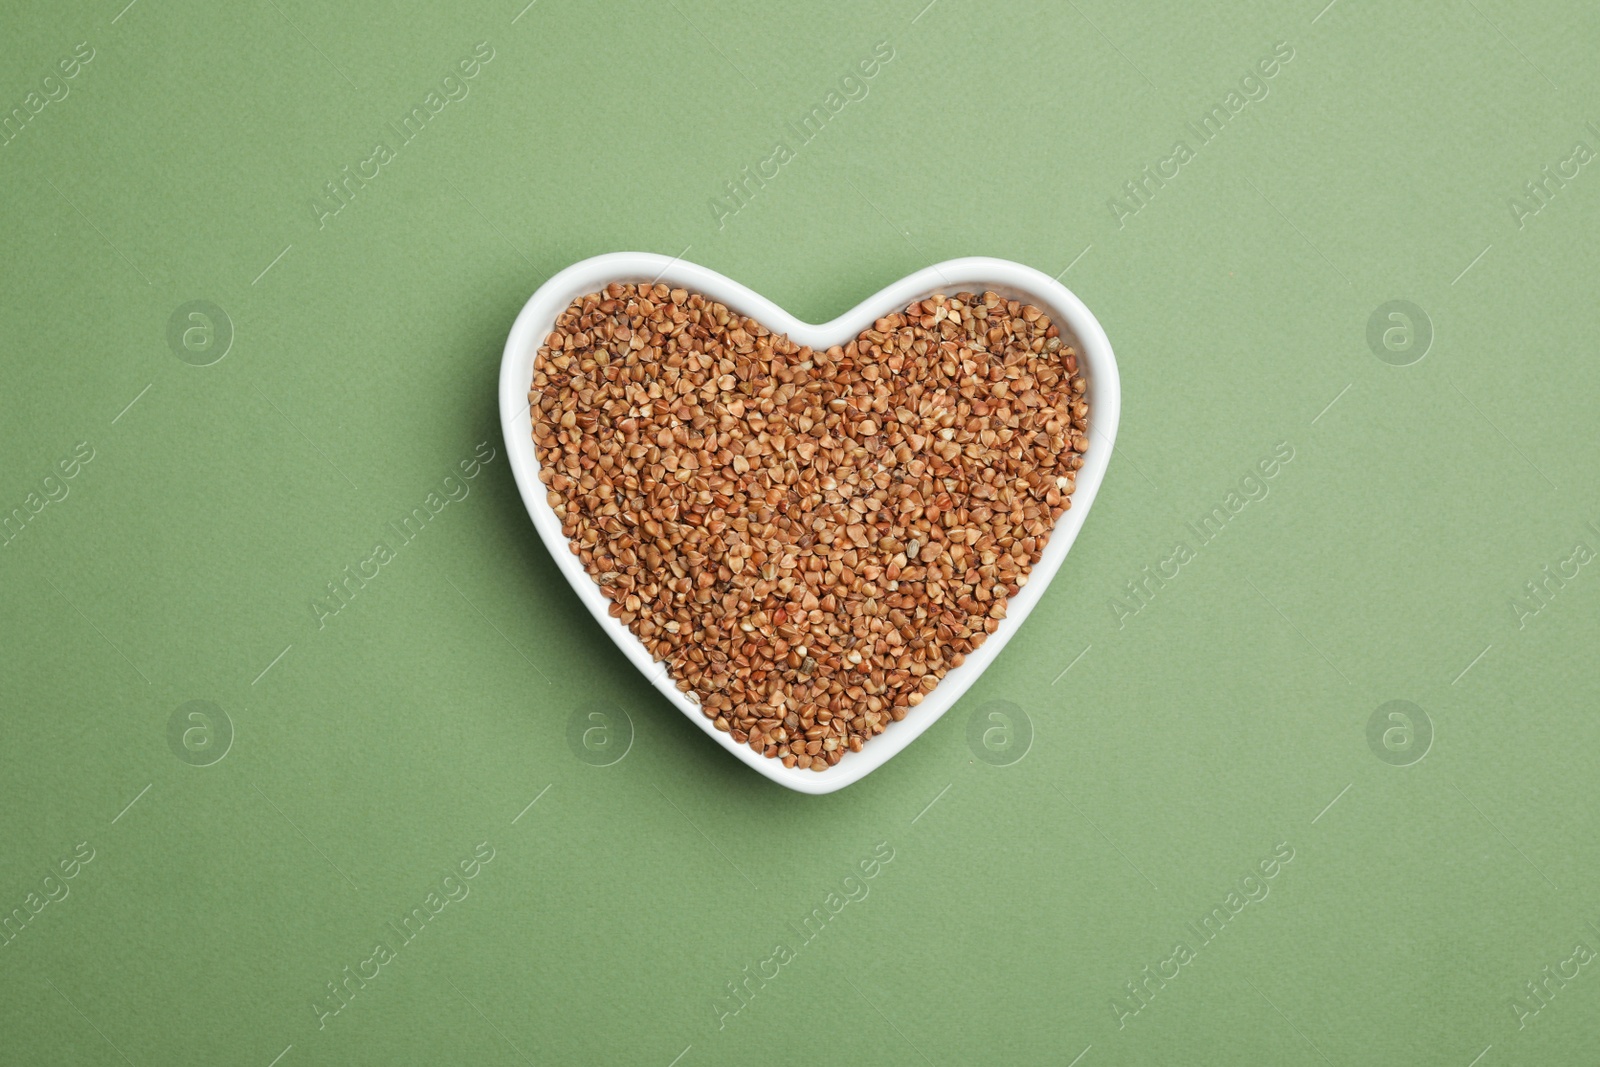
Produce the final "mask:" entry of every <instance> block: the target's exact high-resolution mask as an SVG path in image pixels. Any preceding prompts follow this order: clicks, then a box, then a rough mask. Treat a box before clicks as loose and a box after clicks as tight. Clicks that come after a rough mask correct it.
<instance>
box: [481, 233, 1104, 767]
mask: <svg viewBox="0 0 1600 1067" xmlns="http://www.w3.org/2000/svg"><path fill="white" fill-rule="evenodd" d="M612 282H622V283H624V284H628V283H636V282H651V283H652V284H653V283H658V282H664V283H666V284H667V285H668V286H670V287H671V288H675V289H676V288H683V289H688V290H690V291H692V292H698V293H701V294H703V295H704V296H706V297H708V298H709V299H712V300H715V301H717V302H719V303H722V304H725V305H726V306H727V307H728V308H729V309H730V310H732V311H735V312H737V313H739V314H740V315H743V316H746V317H748V318H753V319H756V320H757V321H759V322H760V323H761V324H762V325H764V326H766V327H767V328H768V329H769V330H773V331H775V332H781V333H787V334H788V335H789V337H790V338H791V339H792V340H794V341H796V342H797V343H799V344H802V345H809V346H810V347H812V348H828V347H830V346H832V345H835V344H845V343H847V342H848V341H849V340H850V339H852V338H854V337H855V336H857V335H858V334H859V333H860V332H861V331H862V330H865V329H866V328H868V327H869V326H871V325H872V323H873V322H874V321H876V320H877V319H879V318H881V317H883V316H885V315H887V314H890V313H891V312H894V311H901V310H904V309H905V307H906V306H907V305H909V304H911V303H913V302H915V301H917V300H921V299H923V298H924V297H927V296H931V295H933V294H934V293H941V292H942V293H946V294H948V295H952V296H953V295H955V294H956V293H958V292H966V291H971V292H983V291H985V290H991V289H992V290H994V291H995V292H997V293H999V294H1000V295H1002V296H1004V297H1006V298H1007V299H1022V300H1025V301H1027V302H1029V303H1033V304H1037V305H1038V306H1039V307H1041V308H1043V309H1044V310H1045V311H1046V313H1047V314H1049V315H1050V317H1051V319H1052V321H1054V322H1056V323H1057V324H1059V325H1061V326H1062V327H1063V329H1064V332H1067V333H1070V334H1071V341H1072V343H1073V344H1074V347H1075V348H1076V349H1077V352H1078V356H1079V373H1081V374H1082V375H1083V376H1084V379H1085V381H1086V393H1087V395H1088V398H1089V430H1090V435H1091V437H1090V443H1089V449H1088V451H1087V452H1086V453H1085V456H1084V463H1083V466H1082V468H1080V469H1079V471H1078V476H1077V484H1076V486H1075V488H1074V491H1073V494H1072V503H1071V505H1070V507H1069V508H1068V509H1067V511H1066V512H1065V513H1064V514H1063V515H1062V516H1061V518H1060V520H1059V521H1058V522H1057V523H1056V524H1055V526H1054V527H1053V528H1052V529H1051V532H1050V536H1049V540H1048V541H1047V542H1046V545H1045V550H1044V553H1043V554H1042V556H1041V557H1040V560H1039V562H1038V563H1037V564H1035V565H1034V567H1033V569H1032V571H1031V572H1030V573H1029V580H1028V584H1026V585H1025V586H1023V587H1022V588H1021V589H1020V590H1019V591H1018V593H1017V595H1016V596H1015V597H1012V598H1011V600H1010V601H1009V603H1008V605H1007V610H1006V617H1005V618H1004V619H1001V620H1000V625H999V627H998V628H997V629H996V631H995V632H994V633H993V634H991V635H990V636H989V638H988V639H987V640H986V641H985V642H984V643H983V644H982V645H981V646H980V647H979V648H977V649H975V650H974V651H973V652H971V653H970V654H968V655H967V656H966V658H965V660H964V662H963V663H962V664H961V666H959V667H955V668H952V669H951V670H950V671H949V672H948V673H947V674H946V675H945V676H944V678H943V679H941V680H940V682H939V684H938V685H937V686H936V687H935V688H934V689H933V691H932V692H930V693H928V694H927V695H926V696H925V697H924V698H923V700H922V703H920V704H919V705H918V706H917V707H916V708H915V709H912V711H911V712H910V713H909V714H908V715H907V716H906V717H905V719H903V720H901V721H900V722H895V723H892V724H891V725H890V726H889V727H888V728H887V729H885V730H884V732H883V733H881V734H879V735H877V736H876V737H874V738H873V739H872V741H871V743H870V744H868V745H866V746H864V747H863V748H862V750H861V751H860V752H851V753H847V754H846V756H845V758H843V759H841V760H840V761H839V762H838V763H837V764H834V765H833V766H831V767H829V768H828V769H827V770H825V771H821V772H817V771H813V770H809V769H801V768H799V767H795V768H789V767H785V766H784V765H783V762H782V761H781V760H778V759H769V758H768V757H766V756H763V755H761V754H760V753H758V752H756V751H755V750H753V749H752V748H750V746H749V745H745V744H740V743H738V742H736V741H734V740H733V738H732V737H730V736H729V735H728V734H726V733H723V732H721V731H719V730H718V729H716V727H715V725H714V724H713V722H712V720H710V719H708V718H707V717H706V716H705V714H704V713H703V712H702V710H701V708H700V706H699V705H698V704H697V703H695V702H693V701H691V700H689V699H688V698H687V696H686V695H685V694H684V693H682V692H680V691H679V690H678V689H677V687H676V685H675V684H674V682H673V680H672V679H671V678H670V676H669V674H668V671H667V669H666V665H665V664H663V663H660V662H658V661H656V660H654V659H653V658H652V657H651V656H650V653H649V652H648V651H647V650H646V649H645V646H644V644H643V643H642V642H641V641H640V640H639V639H638V638H637V637H635V636H634V635H633V633H632V632H631V631H630V630H629V629H628V628H627V626H626V625H624V624H623V623H622V622H621V621H620V620H618V619H614V618H612V617H611V616H610V615H609V614H607V608H608V607H609V606H610V601H609V600H607V599H606V596H605V594H604V593H602V592H601V591H600V587H599V586H598V585H596V584H595V582H594V580H593V579H592V578H590V577H589V574H588V572H587V571H585V570H584V569H583V564H582V563H581V562H580V561H579V559H578V557H577V556H576V555H574V554H573V553H572V551H571V548H570V547H569V545H568V542H567V539H566V537H564V536H563V535H562V532H561V522H560V520H559V519H558V518H557V517H556V514H555V511H554V510H553V509H552V508H551V507H550V504H549V501H548V500H547V499H546V493H547V490H546V489H545V486H544V484H543V483H542V482H540V481H539V461H538V456H537V454H536V452H535V449H534V445H533V420H532V415H531V411H530V408H529V404H528V390H529V387H530V386H531V384H532V382H533V364H534V360H535V358H536V356H537V354H538V350H539V348H540V347H541V346H542V345H543V344H544V341H545V338H546V337H547V336H548V335H549V333H550V331H551V330H552V329H553V328H554V325H555V320H556V317H557V316H558V315H559V314H560V313H561V312H562V310H564V309H565V308H566V307H567V306H568V305H569V304H570V303H571V302H572V301H573V300H574V299H575V298H577V297H579V296H582V295H584V294H587V293H594V292H599V291H600V290H602V289H604V288H605V287H606V286H607V285H609V284H611V283H612ZM499 407H500V425H501V430H502V433H503V435H504V438H505V444H506V455H507V457H508V460H509V463H510V466H511V470H512V475H513V477H514V478H515V479H516V483H517V489H518V491H519V492H520V493H521V495H522V502H523V504H524V506H525V507H526V508H527V510H528V516H529V518H531V519H532V520H533V525H534V528H535V529H536V530H537V531H538V532H539V536H540V538H541V539H542V540H543V541H544V544H545V547H546V548H547V549H548V550H549V552H550V555H551V556H552V557H554V559H555V562H556V566H557V567H558V568H559V569H560V570H561V573H562V574H563V575H564V576H565V577H566V579H567V584H568V585H570V586H571V587H572V589H573V591H574V592H575V593H576V594H577V595H578V597H579V599H580V600H582V601H583V603H584V605H585V606H586V607H587V608H588V609H589V613H590V614H591V615H593V616H594V618H595V620H596V621H597V622H598V623H599V624H600V627H601V629H602V630H604V631H605V632H606V633H607V634H608V635H609V636H610V637H611V639H612V641H613V642H614V643H615V644H616V645H617V647H618V648H619V649H621V650H622V653H623V654H624V655H625V656H627V657H628V660H629V661H630V662H631V663H632V664H633V665H634V667H635V668H637V669H638V670H639V672H640V673H641V674H643V675H644V677H645V678H646V679H647V680H648V681H649V682H650V683H651V684H652V685H653V686H654V687H655V688H656V689H657V691H659V692H660V693H661V694H662V695H663V696H665V697H666V698H667V699H668V700H669V701H670V702H671V703H672V704H673V706H675V707H676V708H677V709H678V710H679V711H681V712H683V713H684V714H685V715H686V716H688V718H689V720H690V721H691V722H693V723H695V724H696V725H698V726H699V727H700V728H701V729H702V730H703V731H704V732H705V733H706V734H708V735H709V736H710V737H712V738H713V739H715V740H716V742H717V743H718V744H719V745H721V746H722V747H723V748H724V749H726V750H727V751H728V752H730V753H732V754H733V755H734V756H735V757H736V758H738V759H739V760H741V761H743V762H744V763H745V764H746V765H748V766H749V767H751V768H752V769H754V770H755V771H757V772H759V773H761V774H762V775H764V776H766V777H767V778H769V779H771V780H772V781H774V782H776V783H778V784H779V785H781V786H784V787H786V788H788V789H793V790H795V791H797V792H800V793H806V794H810V795H820V794H824V793H831V792H834V791H835V790H838V789H843V788H844V787H845V786H847V785H851V784H853V783H855V782H858V781H860V780H861V779H862V778H864V777H866V776H867V775H869V774H871V773H872V772H873V771H875V770H877V769H878V768H879V767H881V766H883V765H884V764H885V763H887V762H889V761H890V760H891V759H893V758H894V757H895V756H897V755H899V753H900V752H901V751H902V750H903V749H905V747H906V746H907V745H909V744H911V742H913V741H915V740H916V739H917V738H918V737H920V736H922V734H923V733H925V732H926V731H927V730H928V729H929V728H931V727H932V726H933V724H934V723H936V722H938V721H939V719H940V718H942V717H943V716H944V714H945V712H947V711H949V710H950V708H951V707H953V706H954V705H955V704H956V702H957V701H958V700H960V698H961V697H962V695H964V694H965V693H966V691H967V689H969V688H970V687H971V686H972V684H973V683H974V682H976V681H977V679H978V678H979V676H980V675H982V674H983V672H984V671H985V670H986V669H987V668H988V666H989V664H990V663H992V662H994V660H995V658H996V657H997V656H999V654H1000V652H1001V651H1002V650H1003V649H1004V648H1005V646H1006V644H1007V643H1008V642H1009V641H1010V639H1011V638H1012V637H1013V636H1014V635H1015V634H1016V632H1017V630H1018V629H1020V628H1021V626H1022V624H1023V622H1025V621H1026V619H1027V617H1028V615H1029V614H1030V613H1031V612H1032V610H1033V607H1034V605H1035V604H1037V603H1038V601H1039V599H1040V598H1041V597H1042V596H1043V595H1044V592H1045V590H1046V589H1047V588H1048V587H1049V585H1050V582H1051V581H1052V580H1053V579H1054V578H1055V576H1056V573H1057V572H1058V571H1059V570H1060V569H1061V565H1062V563H1063V562H1065V560H1066V557H1067V554H1068V552H1069V551H1070V550H1071V547H1072V544H1073V542H1074V541H1076V540H1077V537H1078V532H1079V530H1081V529H1082V527H1083V523H1084V520H1085V519H1086V518H1087V517H1088V514H1089V510H1090V508H1091V507H1092V505H1093V504H1094V499H1095V496H1096V495H1097V494H1098V492H1099V490H1100V485H1101V483H1102V482H1103V481H1104V479H1105V473H1106V470H1107V468H1108V466H1109V464H1110V460H1111V455H1112V451H1113V449H1114V447H1115V443H1116V436H1117V425H1118V423H1119V421H1120V418H1121V409H1122V388H1121V380H1120V378H1119V376H1118V373H1117V362H1116V356H1115V355H1114V354H1113V352H1112V349H1111V342H1110V340H1109V339H1108V338H1107V337H1106V333H1105V330H1104V329H1103V328H1102V327H1101V325H1100V322H1099V320H1098V319H1096V318H1095V316H1094V314H1093V313H1092V312H1091V311H1090V310H1089V308H1088V307H1087V306H1086V305H1085V304H1084V303H1083V301H1082V300H1080V299H1078V297H1077V296H1076V295H1075V294H1074V293H1073V292H1072V291H1071V290H1070V289H1068V288H1067V287H1066V286H1064V285H1062V284H1061V283H1060V282H1059V281H1057V280H1056V279H1054V278H1051V277H1050V276H1049V275H1047V274H1044V273H1043V272H1041V271H1038V270H1035V269H1034V268H1032V267H1028V266H1025V265H1023V264H1021V263H1014V262H1011V261H1010V260H1004V259H994V258H991V257H987V256H968V257H964V258H961V259H951V260H945V261H944V262H941V263H935V264H932V265H930V266H928V267H924V268H923V269H921V270H919V271H916V272H914V273H912V274H908V275H907V276H905V277H904V278H901V279H900V280H899V281H896V282H893V283H891V284H889V285H887V286H885V287H884V288H882V289H880V290H878V291H877V292H876V293H874V294H872V295H871V296H869V297H867V298H866V299H864V300H862V301H861V302H860V303H858V304H857V305H856V306H855V307H853V308H851V309H850V310H849V311H846V312H844V313H843V314H841V315H839V316H837V317H835V318H833V319H830V320H829V321H827V322H824V323H809V322H804V321H802V320H800V319H798V318H796V317H795V316H793V315H791V314H790V313H789V312H787V311H785V310H784V309H783V308H781V307H779V306H778V305H777V304H775V303H773V302H772V301H771V300H769V299H767V298H766V297H764V296H762V295H761V294H759V293H757V292H755V291H754V290H752V289H750V288H749V287H747V286H745V285H742V284H740V283H739V282H736V281H734V280H733V279H731V278H728V277H726V276H725V275H722V274H720V273H718V272H716V271H714V270H712V269H710V268H709V267H703V266H700V265H698V264H695V263H691V262H689V261H687V260H684V259H682V258H681V257H668V256H664V255H659V254H657V253H654V252H608V253H605V254H603V255H598V256H592V257H590V258H588V259H585V260H581V261H579V262H577V263H574V264H572V265H571V266H570V267H567V268H566V269H564V270H562V271H560V272H558V273H557V274H555V275H553V276H551V277H550V278H549V280H547V281H546V282H545V283H544V284H543V285H541V286H539V288H538V289H537V290H535V291H534V293H533V295H532V296H531V297H529V298H528V301H527V303H525V304H524V305H523V307H522V310H521V311H520V312H519V313H518V315H517V318H516V321H515V322H514V323H513V324H512V327H511V332H510V333H509V334H508V335H507V337H506V344H505V354H504V356H503V358H502V359H501V363H500V382H499Z"/></svg>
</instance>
